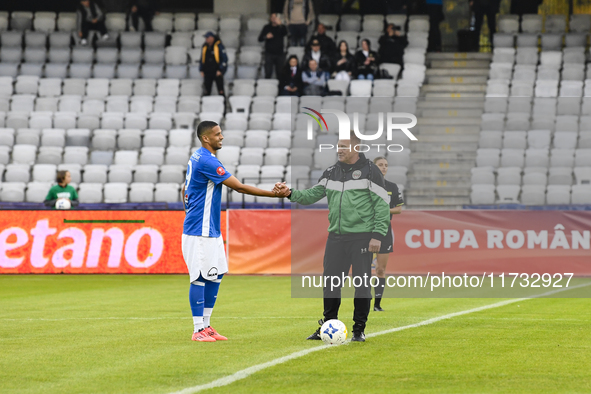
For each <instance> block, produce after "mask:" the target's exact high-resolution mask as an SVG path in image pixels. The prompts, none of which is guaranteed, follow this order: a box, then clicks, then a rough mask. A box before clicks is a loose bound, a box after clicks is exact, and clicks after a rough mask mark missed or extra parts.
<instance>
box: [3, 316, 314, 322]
mask: <svg viewBox="0 0 591 394" xmlns="http://www.w3.org/2000/svg"><path fill="white" fill-rule="evenodd" d="M313 318H314V317H313V316H295V317H290V316H216V317H215V319H216V320H219V319H234V320H252V319H256V320H265V319H290V320H293V319H313ZM192 319H193V318H192V317H191V316H168V317H166V316H164V317H162V316H161V317H129V316H124V317H63V318H55V319H45V318H38V319H31V318H23V319H10V318H5V319H4V318H0V321H65V320H192Z"/></svg>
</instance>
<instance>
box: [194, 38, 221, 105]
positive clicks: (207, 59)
mask: <svg viewBox="0 0 591 394" xmlns="http://www.w3.org/2000/svg"><path fill="white" fill-rule="evenodd" d="M203 37H205V43H204V44H203V49H202V50H201V62H200V63H199V71H200V72H201V77H203V95H204V96H209V95H210V94H211V85H212V84H213V81H215V84H216V86H217V88H218V92H219V94H220V95H222V96H223V95H224V73H225V72H226V69H227V68H228V55H226V48H224V44H222V42H221V40H220V39H219V38H218V37H217V36H216V35H215V34H214V33H212V32H210V31H208V32H207V33H205V35H204V36H203Z"/></svg>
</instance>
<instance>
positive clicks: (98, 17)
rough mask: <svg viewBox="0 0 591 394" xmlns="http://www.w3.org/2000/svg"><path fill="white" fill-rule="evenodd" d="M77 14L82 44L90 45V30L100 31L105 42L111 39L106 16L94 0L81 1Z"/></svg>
mask: <svg viewBox="0 0 591 394" xmlns="http://www.w3.org/2000/svg"><path fill="white" fill-rule="evenodd" d="M76 14H77V21H76V24H77V30H78V37H80V44H82V45H86V44H88V33H89V32H90V30H98V31H99V33H100V34H101V36H102V38H103V39H104V40H106V39H108V38H109V34H108V33H107V27H106V26H105V15H104V14H103V12H102V11H101V9H100V7H99V6H98V4H96V3H95V2H94V1H93V0H81V1H80V4H79V5H78V9H77V11H76Z"/></svg>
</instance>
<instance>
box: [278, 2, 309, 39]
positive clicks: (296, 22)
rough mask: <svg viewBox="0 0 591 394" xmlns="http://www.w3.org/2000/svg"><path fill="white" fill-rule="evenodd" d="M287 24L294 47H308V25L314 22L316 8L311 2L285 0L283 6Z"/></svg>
mask: <svg viewBox="0 0 591 394" xmlns="http://www.w3.org/2000/svg"><path fill="white" fill-rule="evenodd" d="M283 14H284V17H285V24H286V25H287V27H288V29H289V34H290V36H291V45H292V46H301V47H303V46H304V45H306V35H307V34H308V25H309V24H310V23H312V21H314V18H315V15H314V7H313V6H312V1H310V0H285V4H284V5H283Z"/></svg>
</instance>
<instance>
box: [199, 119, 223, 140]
mask: <svg viewBox="0 0 591 394" xmlns="http://www.w3.org/2000/svg"><path fill="white" fill-rule="evenodd" d="M216 126H219V124H217V123H216V122H213V121H211V120H204V121H203V122H201V123H199V125H198V126H197V138H199V141H201V137H202V136H203V134H206V133H209V132H210V131H211V130H213V128H214V127H216Z"/></svg>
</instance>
